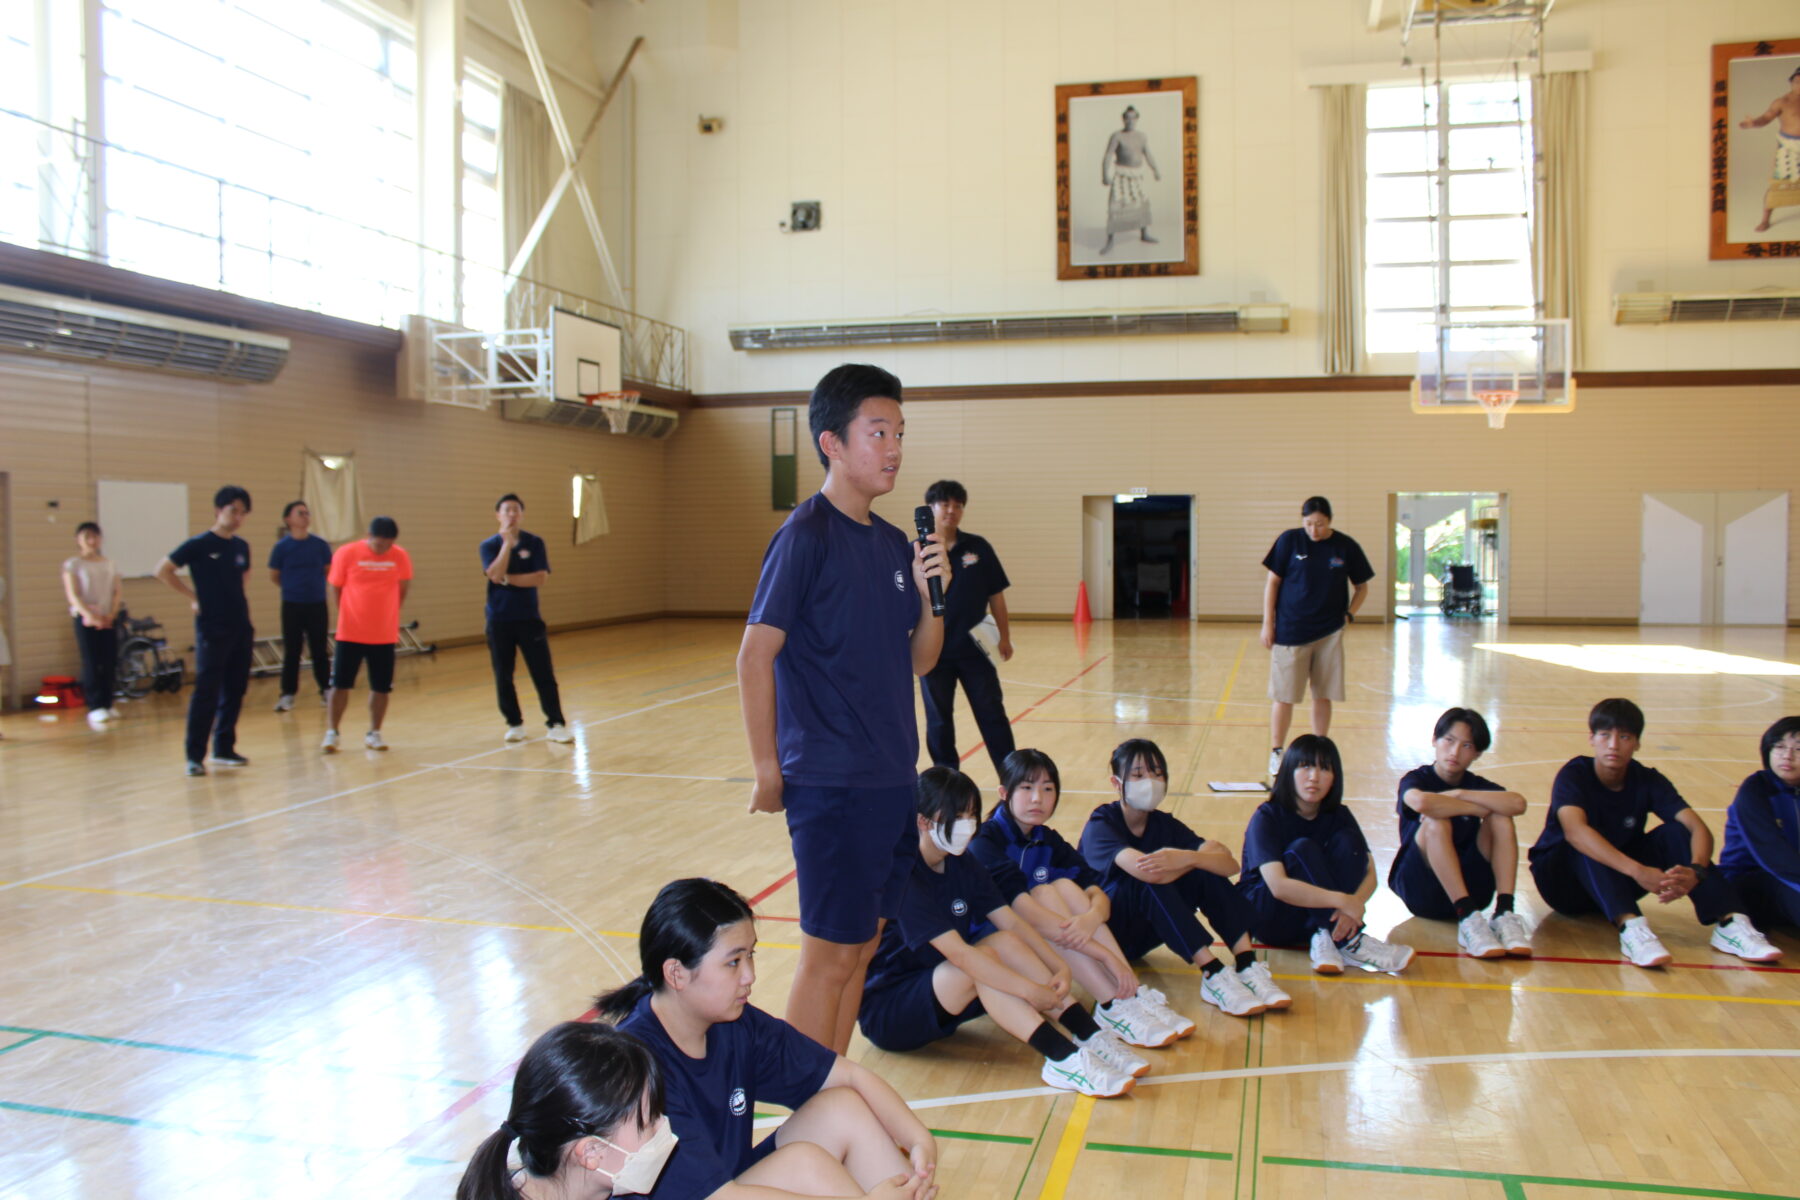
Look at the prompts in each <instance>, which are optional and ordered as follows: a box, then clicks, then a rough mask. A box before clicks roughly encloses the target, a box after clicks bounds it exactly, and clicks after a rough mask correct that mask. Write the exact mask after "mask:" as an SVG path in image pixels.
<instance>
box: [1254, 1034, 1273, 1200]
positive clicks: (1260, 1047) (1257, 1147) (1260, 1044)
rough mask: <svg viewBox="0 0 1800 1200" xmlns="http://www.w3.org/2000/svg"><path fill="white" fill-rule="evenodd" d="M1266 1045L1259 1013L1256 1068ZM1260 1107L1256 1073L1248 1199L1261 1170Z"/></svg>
mask: <svg viewBox="0 0 1800 1200" xmlns="http://www.w3.org/2000/svg"><path fill="white" fill-rule="evenodd" d="M1268 1047H1269V1021H1268V1018H1267V1017H1266V1016H1262V1015H1260V1014H1259V1015H1258V1016H1257V1017H1256V1065H1257V1067H1258V1069H1260V1068H1261V1067H1262V1065H1263V1063H1264V1060H1265V1058H1266V1053H1265V1052H1266V1051H1267V1050H1268ZM1262 1108H1263V1077H1262V1076H1261V1075H1258V1076H1257V1077H1256V1120H1255V1121H1254V1122H1253V1123H1252V1125H1251V1132H1252V1134H1253V1135H1254V1138H1255V1140H1254V1141H1253V1142H1252V1144H1251V1148H1250V1200H1256V1185H1257V1182H1258V1178H1257V1176H1258V1174H1259V1172H1260V1170H1261V1167H1260V1166H1259V1163H1260V1161H1261V1160H1260V1158H1259V1156H1260V1155H1261V1154H1262V1116H1263V1114H1262Z"/></svg>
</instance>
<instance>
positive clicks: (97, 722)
mask: <svg viewBox="0 0 1800 1200" xmlns="http://www.w3.org/2000/svg"><path fill="white" fill-rule="evenodd" d="M108 719H109V718H108V717H107V715H106V710H105V709H104V708H90V709H88V725H89V726H91V727H92V728H94V729H100V728H103V727H104V726H105V725H106V722H107V720H108Z"/></svg>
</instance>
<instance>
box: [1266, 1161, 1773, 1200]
mask: <svg viewBox="0 0 1800 1200" xmlns="http://www.w3.org/2000/svg"><path fill="white" fill-rule="evenodd" d="M1263 1161H1264V1162H1265V1163H1268V1164H1269V1165H1270V1166H1273V1167H1317V1168H1318V1169H1320V1170H1323V1171H1375V1172H1378V1173H1380V1174H1384V1175H1426V1176H1431V1177H1434V1178H1438V1179H1481V1180H1486V1181H1488V1182H1490V1183H1498V1184H1502V1185H1504V1187H1505V1189H1506V1194H1507V1196H1509V1197H1523V1196H1524V1195H1525V1185H1526V1184H1536V1185H1539V1186H1543V1187H1571V1188H1592V1189H1594V1190H1597V1191H1607V1192H1654V1193H1655V1194H1657V1195H1659V1196H1705V1197H1712V1198H1713V1200H1797V1198H1796V1197H1795V1196H1793V1195H1791V1194H1788V1193H1781V1192H1740V1191H1733V1190H1731V1189H1729V1188H1702V1187H1685V1186H1682V1185H1679V1184H1672V1183H1630V1182H1623V1183H1622V1182H1618V1181H1615V1180H1611V1179H1574V1178H1569V1177H1565V1176H1561V1175H1520V1174H1517V1173H1515V1172H1511V1171H1463V1170H1458V1169H1457V1168H1454V1167H1397V1166H1392V1165H1390V1164H1387V1163H1359V1162H1340V1161H1337V1160H1334V1159H1325V1158H1284V1157H1281V1156H1278V1155H1270V1156H1269V1157H1267V1158H1265V1159H1263Z"/></svg>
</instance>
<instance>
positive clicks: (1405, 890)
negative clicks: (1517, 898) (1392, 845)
mask: <svg viewBox="0 0 1800 1200" xmlns="http://www.w3.org/2000/svg"><path fill="white" fill-rule="evenodd" d="M1479 837H1480V832H1479V828H1477V831H1476V834H1475V836H1473V837H1468V838H1459V839H1458V840H1457V843H1456V859H1457V861H1458V862H1460V863H1461V864H1462V875H1463V886H1465V887H1467V888H1468V889H1469V901H1470V903H1472V904H1474V905H1475V907H1476V909H1477V910H1479V909H1484V908H1486V907H1487V906H1488V904H1489V902H1490V901H1492V900H1493V898H1494V868H1493V864H1491V863H1489V862H1488V860H1487V859H1486V858H1485V857H1483V856H1482V853H1481V847H1480V846H1479V845H1477V844H1476V843H1477V839H1478V838H1479ZM1388 887H1390V888H1392V889H1393V890H1394V894H1395V895H1396V896H1398V897H1400V899H1401V900H1403V901H1404V902H1405V903H1406V908H1407V911H1409V912H1411V913H1412V914H1413V915H1414V916H1415V917H1425V918H1427V919H1429V920H1433V921H1454V920H1455V919H1456V905H1454V904H1452V903H1450V895H1449V893H1448V892H1446V891H1444V885H1443V884H1441V883H1439V882H1438V877H1437V872H1436V871H1433V870H1432V869H1431V859H1430V857H1429V856H1428V855H1426V853H1425V847H1423V846H1421V845H1419V844H1418V842H1417V840H1416V839H1415V840H1413V841H1411V842H1405V843H1402V844H1401V846H1400V849H1399V850H1398V851H1397V852H1396V853H1395V855H1394V866H1393V869H1392V870H1390V871H1389V872H1388Z"/></svg>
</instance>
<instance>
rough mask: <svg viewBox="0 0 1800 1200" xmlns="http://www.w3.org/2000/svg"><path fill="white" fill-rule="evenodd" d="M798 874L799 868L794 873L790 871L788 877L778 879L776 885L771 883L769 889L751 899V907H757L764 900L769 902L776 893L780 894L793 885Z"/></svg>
mask: <svg viewBox="0 0 1800 1200" xmlns="http://www.w3.org/2000/svg"><path fill="white" fill-rule="evenodd" d="M797 873H798V868H796V869H795V870H793V871H789V872H788V873H787V874H786V875H783V876H782V877H781V878H780V879H777V880H776V881H775V882H774V883H771V884H770V885H769V886H768V887H766V888H764V889H763V890H762V891H760V892H758V893H756V895H754V896H752V897H750V907H751V908H755V907H756V906H757V905H759V904H761V903H762V902H763V901H764V900H767V899H768V898H769V897H770V896H773V895H774V894H775V893H776V892H779V891H780V890H781V889H782V888H784V887H786V886H787V885H788V884H790V883H792V882H793V881H794V876H795V875H796V874H797Z"/></svg>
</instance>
